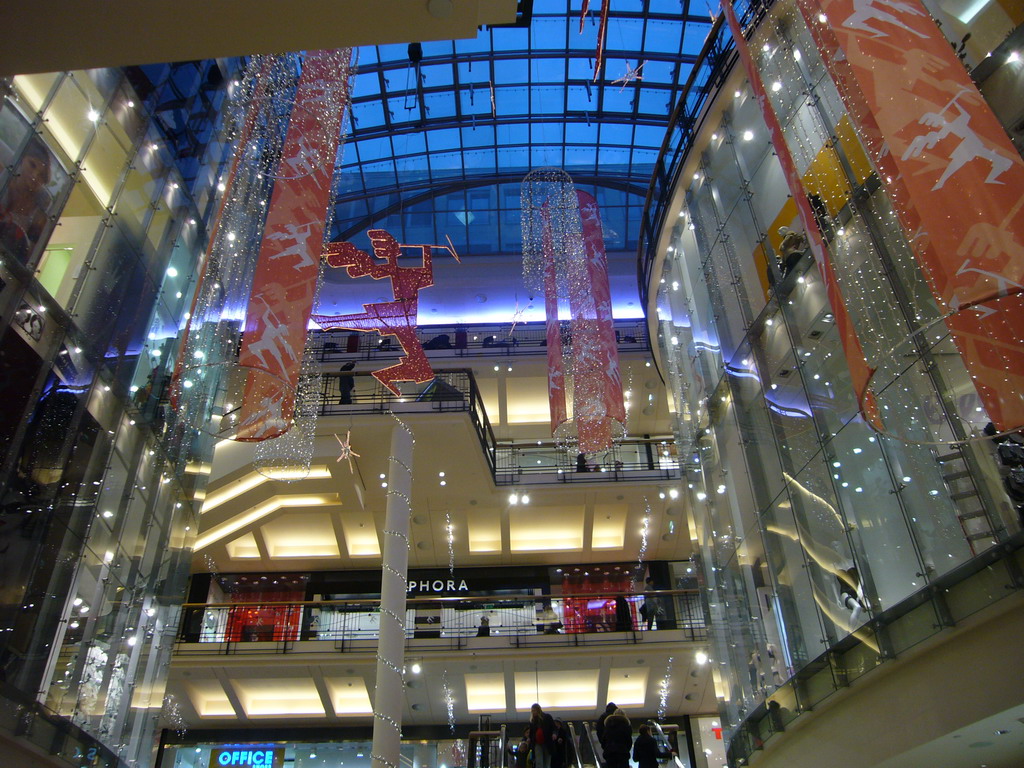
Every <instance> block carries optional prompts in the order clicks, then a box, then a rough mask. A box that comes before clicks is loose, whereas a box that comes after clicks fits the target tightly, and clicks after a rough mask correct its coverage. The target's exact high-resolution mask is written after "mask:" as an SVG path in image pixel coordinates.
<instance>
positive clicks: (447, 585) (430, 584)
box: [409, 579, 469, 594]
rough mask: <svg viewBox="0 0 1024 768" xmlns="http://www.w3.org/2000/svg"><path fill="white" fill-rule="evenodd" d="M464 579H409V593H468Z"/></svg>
mask: <svg viewBox="0 0 1024 768" xmlns="http://www.w3.org/2000/svg"><path fill="white" fill-rule="evenodd" d="M468 591H469V587H468V586H467V585H466V580H465V579H426V580H422V581H417V580H416V579H409V592H410V594H411V593H413V592H468Z"/></svg>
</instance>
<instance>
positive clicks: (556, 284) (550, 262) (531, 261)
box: [522, 168, 625, 453]
mask: <svg viewBox="0 0 1024 768" xmlns="http://www.w3.org/2000/svg"><path fill="white" fill-rule="evenodd" d="M522 217H523V218H522V226H523V279H524V282H525V283H526V287H527V288H528V289H530V290H533V291H536V292H538V293H543V295H544V306H545V311H546V318H547V341H548V347H547V355H548V400H549V407H550V412H551V428H552V434H553V435H554V436H555V437H556V438H558V439H559V440H562V441H564V442H566V443H569V444H572V445H573V446H574V447H575V448H576V450H578V451H580V452H582V453H596V452H599V451H604V450H608V449H609V448H611V446H612V441H613V439H614V438H616V437H621V436H622V435H623V433H624V431H625V430H624V427H623V422H624V421H625V407H624V406H623V402H622V381H621V377H620V375H619V365H618V347H617V346H616V341H615V329H614V327H613V324H612V314H611V298H610V293H609V289H608V264H607V258H606V257H605V252H604V240H603V234H602V231H601V224H600V214H599V212H598V207H597V201H596V200H594V198H593V197H592V196H591V195H588V194H586V193H577V191H576V188H575V185H574V184H573V182H572V179H571V178H570V176H569V175H568V174H567V173H565V172H564V171H561V170H558V169H549V168H545V169H540V170H537V171H532V172H531V173H529V174H528V175H527V176H526V178H524V179H523V185H522ZM559 299H568V301H569V308H570V312H571V316H572V325H571V335H570V337H569V338H568V339H566V340H564V341H563V339H562V338H561V334H560V330H561V329H560V327H559V321H558V300H559ZM566 342H567V343H566ZM567 357H569V358H570V359H571V371H572V388H573V400H572V402H573V421H572V422H569V421H568V420H567V416H566V409H565V389H564V382H565V374H564V369H565V360H566V358H567Z"/></svg>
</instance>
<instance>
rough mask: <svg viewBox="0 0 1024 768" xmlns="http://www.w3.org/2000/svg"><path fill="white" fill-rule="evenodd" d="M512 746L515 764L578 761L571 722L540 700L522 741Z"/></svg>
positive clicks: (563, 767)
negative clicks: (550, 712)
mask: <svg viewBox="0 0 1024 768" xmlns="http://www.w3.org/2000/svg"><path fill="white" fill-rule="evenodd" d="M509 749H510V750H511V751H512V753H513V756H514V758H515V762H514V764H513V768H567V766H570V765H572V764H573V763H574V762H575V761H576V760H575V758H576V751H575V745H574V744H573V743H572V738H571V737H570V735H569V728H568V726H566V724H565V723H564V722H562V721H561V720H559V719H557V718H554V717H552V716H551V715H549V714H548V713H547V712H545V711H544V710H543V709H541V706H540V704H534V705H533V706H532V707H530V724H529V725H527V726H526V729H525V730H524V731H523V740H522V742H520V743H519V744H517V745H512V746H510V747H509Z"/></svg>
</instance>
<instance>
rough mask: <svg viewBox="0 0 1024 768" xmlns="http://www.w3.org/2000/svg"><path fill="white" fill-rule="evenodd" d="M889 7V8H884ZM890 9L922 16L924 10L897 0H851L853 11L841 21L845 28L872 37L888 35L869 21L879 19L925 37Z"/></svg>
mask: <svg viewBox="0 0 1024 768" xmlns="http://www.w3.org/2000/svg"><path fill="white" fill-rule="evenodd" d="M886 9H889V10H886ZM890 11H897V12H901V13H909V14H913V15H914V16H923V15H924V12H923V11H921V10H919V9H918V8H915V7H914V6H912V5H910V4H908V3H901V2H898V0H853V13H851V14H850V15H849V17H847V19H846V21H844V22H843V26H844V27H846V28H847V29H855V30H857V31H859V32H867V33H869V34H870V35H871V36H872V37H875V38H878V37H888V36H889V34H888V33H887V32H883V31H882V30H880V29H876V28H875V27H874V26H872V25H871V24H869V22H874V21H879V22H885V23H888V24H892V25H893V26H894V27H899V28H900V29H902V30H904V31H906V32H909V33H910V34H912V35H917V37H921V38H923V37H927V35H924V34H922V33H921V32H918V31H917V30H916V29H912V28H911V27H908V26H907V25H906V24H904V23H903V22H902V21H900V20H899V17H897V16H896V15H895V14H893V13H890Z"/></svg>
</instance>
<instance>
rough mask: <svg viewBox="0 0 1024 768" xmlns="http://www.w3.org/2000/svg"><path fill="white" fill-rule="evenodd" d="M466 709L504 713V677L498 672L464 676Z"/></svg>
mask: <svg viewBox="0 0 1024 768" xmlns="http://www.w3.org/2000/svg"><path fill="white" fill-rule="evenodd" d="M531 703H533V702H531ZM466 708H467V709H468V710H469V711H470V712H504V711H505V676H504V675H503V674H501V673H500V672H499V673H495V674H474V675H466ZM527 708H529V707H527Z"/></svg>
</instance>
